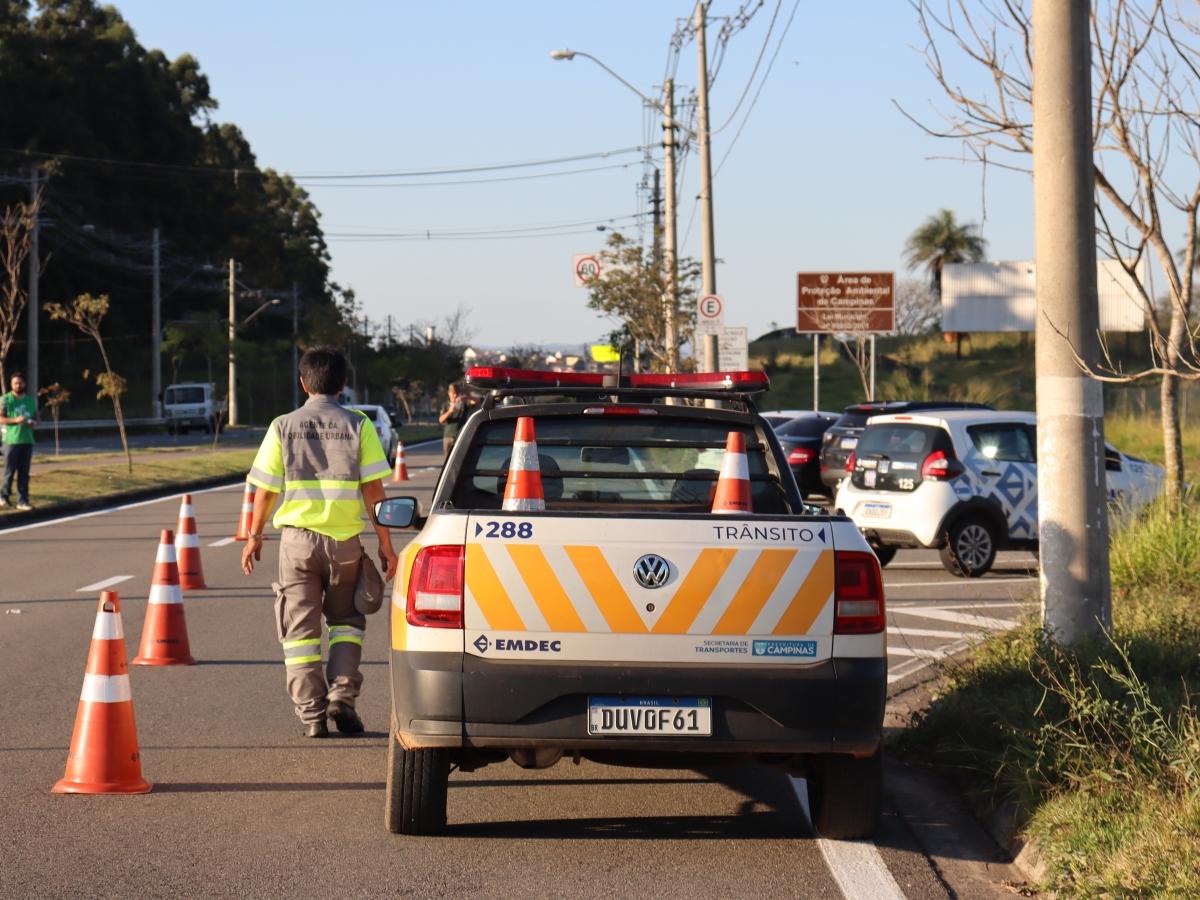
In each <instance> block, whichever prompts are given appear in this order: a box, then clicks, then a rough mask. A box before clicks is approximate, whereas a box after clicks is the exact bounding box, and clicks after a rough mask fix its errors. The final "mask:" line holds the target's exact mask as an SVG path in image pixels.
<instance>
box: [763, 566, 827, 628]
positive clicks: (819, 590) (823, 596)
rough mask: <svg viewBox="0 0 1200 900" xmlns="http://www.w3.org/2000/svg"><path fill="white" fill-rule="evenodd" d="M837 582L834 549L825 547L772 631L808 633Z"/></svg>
mask: <svg viewBox="0 0 1200 900" xmlns="http://www.w3.org/2000/svg"><path fill="white" fill-rule="evenodd" d="M835 586H836V582H835V579H834V565H833V551H832V550H822V551H821V555H820V556H818V557H817V561H816V562H815V563H813V567H812V568H811V569H809V571H808V577H807V578H805V579H804V584H802V585H800V590H798V591H796V596H795V597H793V598H792V602H791V605H790V606H788V608H787V610H786V611H785V612H784V614H783V616H782V617H781V618H780V620H779V624H778V625H776V626H775V630H774V631H773V632H771V633H772V634H808V629H810V628H812V624H813V622H815V621H816V620H817V616H819V615H820V614H821V610H823V609H824V608H825V604H826V603H828V602H829V595H830V594H832V593H833V589H834V587H835Z"/></svg>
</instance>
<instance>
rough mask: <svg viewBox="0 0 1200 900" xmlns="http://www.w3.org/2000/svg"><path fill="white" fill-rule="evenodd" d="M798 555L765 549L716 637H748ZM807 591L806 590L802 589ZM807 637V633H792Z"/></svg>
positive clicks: (734, 600)
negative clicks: (725, 635)
mask: <svg viewBox="0 0 1200 900" xmlns="http://www.w3.org/2000/svg"><path fill="white" fill-rule="evenodd" d="M795 556H796V551H795V550H763V551H762V552H761V553H759V555H758V559H756V560H755V561H754V567H753V568H751V569H750V574H748V575H747V576H746V580H745V581H743V582H742V586H741V587H740V588H738V592H737V593H736V594H734V595H733V600H731V601H730V603H729V607H728V608H727V609H726V610H725V614H724V615H723V616H721V619H720V621H718V622H717V624H716V627H714V628H713V631H712V633H713V634H745V633H746V632H748V631H749V630H750V626H751V625H753V624H754V620H755V619H757V618H758V614H759V613H760V612H762V608H763V607H764V606H766V605H767V601H768V600H770V599H771V594H772V593H773V592H774V591H775V588H777V587H778V586H779V582H780V580H781V579H782V578H783V573H784V572H786V571H787V567H788V566H790V565H791V564H792V560H793V559H794V558H795ZM801 590H803V588H802V589H801ZM788 633H789V634H792V633H795V634H803V633H804V632H802V631H798V632H788Z"/></svg>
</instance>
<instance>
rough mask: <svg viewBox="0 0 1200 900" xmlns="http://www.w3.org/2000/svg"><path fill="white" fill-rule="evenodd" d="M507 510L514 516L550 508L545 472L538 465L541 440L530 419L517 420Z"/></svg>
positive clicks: (505, 502)
mask: <svg viewBox="0 0 1200 900" xmlns="http://www.w3.org/2000/svg"><path fill="white" fill-rule="evenodd" d="M503 508H504V509H506V510H510V511H513V512H528V511H537V510H542V509H545V508H546V500H545V495H544V494H543V493H542V470H541V466H540V464H539V463H538V451H537V437H536V435H535V433H534V428H533V419H532V418H531V417H530V416H521V417H520V418H519V419H517V430H516V434H515V435H514V436H513V448H512V459H511V461H510V462H509V465H508V483H507V484H506V485H505V487H504V503H503Z"/></svg>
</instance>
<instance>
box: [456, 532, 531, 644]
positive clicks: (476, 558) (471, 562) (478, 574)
mask: <svg viewBox="0 0 1200 900" xmlns="http://www.w3.org/2000/svg"><path fill="white" fill-rule="evenodd" d="M467 588H468V589H469V590H470V591H471V596H472V597H473V598H474V599H475V603H476V604H478V606H479V609H480V611H481V612H482V613H483V617H484V618H485V619H487V621H488V625H489V626H491V627H492V628H494V629H495V630H497V631H524V630H525V623H524V622H522V621H521V616H520V614H519V613H518V612H517V608H516V607H515V606H513V602H512V600H510V599H509V597H508V592H507V591H505V590H504V585H503V584H501V583H500V577H499V576H498V575H497V574H496V570H495V569H494V568H492V562H491V560H489V559H488V558H487V554H486V553H484V551H483V547H482V546H481V545H479V544H467Z"/></svg>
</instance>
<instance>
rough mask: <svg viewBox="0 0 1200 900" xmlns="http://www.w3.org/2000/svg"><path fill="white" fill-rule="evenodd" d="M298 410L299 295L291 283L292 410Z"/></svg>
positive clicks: (294, 285)
mask: <svg viewBox="0 0 1200 900" xmlns="http://www.w3.org/2000/svg"><path fill="white" fill-rule="evenodd" d="M299 408H300V295H299V293H298V292H297V290H296V282H294V281H293V282H292V409H299Z"/></svg>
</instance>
